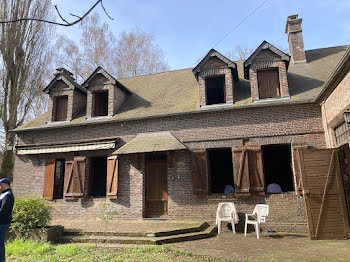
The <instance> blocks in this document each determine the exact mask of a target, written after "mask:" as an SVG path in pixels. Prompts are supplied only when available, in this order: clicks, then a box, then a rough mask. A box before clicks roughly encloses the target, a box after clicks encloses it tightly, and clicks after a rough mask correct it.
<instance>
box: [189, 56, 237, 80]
mask: <svg viewBox="0 0 350 262" xmlns="http://www.w3.org/2000/svg"><path fill="white" fill-rule="evenodd" d="M212 57H217V58H218V59H220V60H221V61H223V62H224V63H226V64H227V67H229V68H231V70H232V73H233V75H234V78H235V80H237V79H238V75H237V65H236V63H235V62H233V61H231V60H230V59H228V58H227V57H225V56H224V55H222V54H220V53H219V52H218V51H216V50H215V49H211V50H210V51H209V52H208V54H207V55H206V56H205V57H204V58H203V59H202V60H201V61H200V62H199V64H198V65H197V66H196V67H195V68H193V69H192V72H193V74H195V75H197V74H198V73H199V72H200V71H201V69H202V67H203V66H204V65H205V63H206V62H207V61H208V60H209V59H210V58H212Z"/></svg>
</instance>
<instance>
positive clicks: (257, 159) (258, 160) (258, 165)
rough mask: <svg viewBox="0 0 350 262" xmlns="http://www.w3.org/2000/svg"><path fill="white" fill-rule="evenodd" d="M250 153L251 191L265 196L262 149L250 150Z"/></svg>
mask: <svg viewBox="0 0 350 262" xmlns="http://www.w3.org/2000/svg"><path fill="white" fill-rule="evenodd" d="M247 152H248V166H249V180H250V191H251V192H252V193H257V194H260V195H262V194H265V178H264V170H263V161H262V151H261V149H250V150H248V151H247Z"/></svg>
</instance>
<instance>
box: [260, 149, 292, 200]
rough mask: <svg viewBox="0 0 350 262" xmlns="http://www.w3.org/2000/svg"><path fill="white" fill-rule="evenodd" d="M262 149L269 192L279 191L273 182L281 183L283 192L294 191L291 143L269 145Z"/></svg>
mask: <svg viewBox="0 0 350 262" xmlns="http://www.w3.org/2000/svg"><path fill="white" fill-rule="evenodd" d="M262 150H263V159H264V160H263V163H264V174H265V181H266V186H267V193H279V192H277V190H276V185H272V184H277V185H279V186H280V187H281V190H282V192H288V191H293V177H292V168H291V147H290V145H269V146H264V147H262ZM269 185H272V186H270V187H269ZM269 188H271V190H272V191H273V192H269Z"/></svg>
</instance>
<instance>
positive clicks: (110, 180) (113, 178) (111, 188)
mask: <svg viewBox="0 0 350 262" xmlns="http://www.w3.org/2000/svg"><path fill="white" fill-rule="evenodd" d="M118 167H119V159H118V157H117V156H110V157H108V158H107V190H106V192H107V198H117V193H118Z"/></svg>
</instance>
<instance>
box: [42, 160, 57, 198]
mask: <svg viewBox="0 0 350 262" xmlns="http://www.w3.org/2000/svg"><path fill="white" fill-rule="evenodd" d="M54 184H55V159H47V160H46V163H45V177H44V193H43V197H44V198H45V199H46V200H53V191H54Z"/></svg>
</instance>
